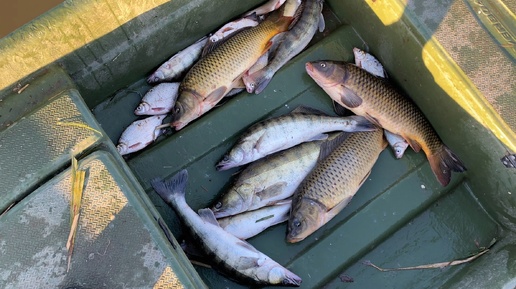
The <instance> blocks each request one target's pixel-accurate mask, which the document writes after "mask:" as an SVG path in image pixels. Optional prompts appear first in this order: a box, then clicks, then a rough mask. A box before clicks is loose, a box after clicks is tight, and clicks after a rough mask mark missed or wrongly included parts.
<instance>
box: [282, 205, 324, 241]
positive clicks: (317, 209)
mask: <svg viewBox="0 0 516 289" xmlns="http://www.w3.org/2000/svg"><path fill="white" fill-rule="evenodd" d="M325 214H326V208H324V207H323V205H321V204H320V203H319V202H316V201H313V200H310V199H301V200H300V201H299V203H297V204H296V205H295V207H292V212H291V215H290V218H289V220H288V226H287V242H289V243H297V242H299V241H302V240H304V239H305V238H306V237H308V236H309V235H310V234H312V233H313V232H315V231H316V230H317V229H319V228H320V227H321V226H322V225H323V224H324V216H325Z"/></svg>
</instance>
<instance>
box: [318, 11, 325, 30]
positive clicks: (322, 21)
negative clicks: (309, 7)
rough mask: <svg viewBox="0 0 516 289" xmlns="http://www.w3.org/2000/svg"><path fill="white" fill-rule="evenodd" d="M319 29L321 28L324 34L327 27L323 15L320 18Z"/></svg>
mask: <svg viewBox="0 0 516 289" xmlns="http://www.w3.org/2000/svg"><path fill="white" fill-rule="evenodd" d="M318 27H319V32H323V31H324V28H325V27H326V24H325V23H324V16H323V15H322V13H321V15H320V16H319V24H318Z"/></svg>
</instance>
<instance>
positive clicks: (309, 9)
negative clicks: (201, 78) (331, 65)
mask: <svg viewBox="0 0 516 289" xmlns="http://www.w3.org/2000/svg"><path fill="white" fill-rule="evenodd" d="M322 7H323V0H306V1H303V2H302V3H301V5H300V7H299V8H298V9H302V11H303V12H302V13H301V16H300V17H299V20H298V21H297V23H296V24H295V25H294V27H292V28H291V29H290V30H289V31H287V32H285V35H283V36H282V41H281V43H280V44H279V46H278V48H277V49H276V52H275V53H274V57H273V58H272V60H271V61H270V63H269V64H268V65H267V66H266V67H265V68H264V69H262V70H260V71H257V72H255V73H253V74H249V75H248V74H244V76H243V77H242V79H243V80H244V83H245V86H246V89H247V92H249V93H252V92H254V93H260V92H262V91H263V90H264V89H265V87H267V85H268V84H269V82H270V81H271V79H272V77H273V76H274V74H275V73H276V72H277V71H278V70H279V69H280V68H281V67H282V66H283V65H285V63H287V61H289V60H290V59H292V58H293V57H294V56H296V55H297V54H299V52H301V51H302V50H303V49H304V48H305V47H306V46H307V45H308V43H309V42H310V40H312V38H313V36H314V34H315V32H316V31H317V28H319V31H321V32H322V31H323V30H324V18H323V16H322V14H321V11H322Z"/></svg>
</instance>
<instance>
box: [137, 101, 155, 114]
mask: <svg viewBox="0 0 516 289" xmlns="http://www.w3.org/2000/svg"><path fill="white" fill-rule="evenodd" d="M151 110H152V109H151V106H150V105H149V104H148V103H146V102H145V101H142V102H141V103H140V104H139V105H138V106H137V107H136V109H135V110H134V114H136V115H145V114H147V113H149V112H150V111H151Z"/></svg>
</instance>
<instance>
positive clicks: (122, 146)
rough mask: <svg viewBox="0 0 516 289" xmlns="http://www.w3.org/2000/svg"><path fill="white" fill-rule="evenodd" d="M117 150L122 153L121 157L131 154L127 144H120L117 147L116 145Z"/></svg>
mask: <svg viewBox="0 0 516 289" xmlns="http://www.w3.org/2000/svg"><path fill="white" fill-rule="evenodd" d="M116 150H117V151H118V152H119V153H120V155H122V156H123V155H126V154H128V153H129V147H128V146H127V145H126V144H125V143H123V142H121V143H119V144H117V145H116Z"/></svg>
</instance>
